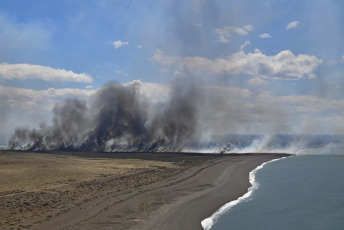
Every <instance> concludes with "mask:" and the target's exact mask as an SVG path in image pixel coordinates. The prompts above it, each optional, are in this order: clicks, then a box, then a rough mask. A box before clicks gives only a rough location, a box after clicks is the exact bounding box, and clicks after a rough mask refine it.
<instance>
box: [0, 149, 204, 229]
mask: <svg viewBox="0 0 344 230" xmlns="http://www.w3.org/2000/svg"><path fill="white" fill-rule="evenodd" d="M201 161H203V160H201ZM199 162H200V161H199ZM199 162H198V161H197V160H195V159H193V158H192V157H185V156H179V155H177V156H175V155H173V154H172V155H169V156H166V157H165V156H163V157H161V156H158V155H154V154H144V155H143V154H96V153H48V154H45V153H32V152H6V151H0V185H1V186H0V200H1V202H0V216H1V218H0V229H22V228H30V227H32V226H35V225H39V224H41V223H43V222H45V221H48V220H49V219H51V218H53V217H54V216H58V215H61V214H62V213H66V212H68V211H69V210H71V209H73V208H76V207H79V206H80V205H82V204H84V203H87V202H89V201H91V200H92V199H96V198H97V197H99V196H101V195H100V194H105V193H109V192H110V193H112V192H116V191H124V190H127V189H131V188H136V187H138V186H141V185H145V184H149V183H153V182H156V181H158V180H162V179H164V178H167V177H170V176H172V175H175V174H177V173H180V172H182V171H183V170H185V169H186V168H188V167H191V166H192V165H193V164H198V163H199Z"/></svg>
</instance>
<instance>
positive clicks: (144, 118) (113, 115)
mask: <svg viewBox="0 0 344 230" xmlns="http://www.w3.org/2000/svg"><path fill="white" fill-rule="evenodd" d="M139 87H140V86H139V85H137V84H131V85H127V86H123V85H120V84H118V83H114V82H111V83H108V84H107V85H105V86H104V87H103V88H101V89H99V90H98V91H97V93H96V94H95V95H94V96H93V97H91V98H90V100H89V101H88V102H87V101H81V100H78V99H68V100H66V101H65V102H64V103H62V104H56V105H55V107H54V109H53V114H54V116H53V119H52V125H51V126H47V125H45V124H42V125H41V126H40V128H39V129H33V130H29V129H27V128H18V129H16V130H15V132H14V133H13V135H12V137H11V138H10V140H9V144H8V146H9V148H11V149H18V148H24V149H31V150H37V149H41V150H52V149H54V150H56V149H59V150H83V151H156V150H174V151H175V150H180V148H181V147H182V145H183V143H185V142H186V141H189V140H191V139H192V137H193V136H195V133H196V130H197V127H198V123H199V107H200V106H201V102H202V94H201V92H200V88H199V87H197V84H195V83H194V82H193V81H192V80H190V81H185V80H184V81H181V80H180V79H175V80H174V81H173V82H172V83H171V91H170V92H171V93H170V97H169V100H168V102H167V103H165V104H163V105H159V106H158V107H156V108H154V113H150V115H148V113H147V104H149V102H146V101H145V100H142V98H140V95H139V94H138V90H139Z"/></svg>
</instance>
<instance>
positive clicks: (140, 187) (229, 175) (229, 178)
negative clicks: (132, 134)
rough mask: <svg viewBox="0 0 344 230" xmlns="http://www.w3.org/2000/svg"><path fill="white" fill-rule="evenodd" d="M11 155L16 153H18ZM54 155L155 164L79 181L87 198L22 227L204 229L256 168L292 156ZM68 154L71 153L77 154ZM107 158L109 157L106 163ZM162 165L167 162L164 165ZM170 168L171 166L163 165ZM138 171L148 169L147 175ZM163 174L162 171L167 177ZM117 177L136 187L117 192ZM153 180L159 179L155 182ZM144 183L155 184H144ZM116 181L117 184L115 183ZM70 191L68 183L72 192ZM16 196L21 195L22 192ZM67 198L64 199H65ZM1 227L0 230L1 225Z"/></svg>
mask: <svg viewBox="0 0 344 230" xmlns="http://www.w3.org/2000/svg"><path fill="white" fill-rule="evenodd" d="M10 154H12V155H13V154H14V153H10ZM20 154H21V153H20ZM51 154H52V155H50V153H48V154H44V153H43V155H42V157H43V159H46V158H48V159H50V157H54V159H55V157H57V158H58V159H61V157H62V159H65V158H66V157H67V158H66V159H68V160H69V161H70V160H77V159H80V157H81V158H82V157H84V158H82V159H83V161H85V160H86V161H87V162H96V161H99V160H102V161H103V160H106V159H109V160H110V159H111V160H116V161H119V160H120V161H121V162H129V161H132V160H134V159H136V160H135V161H136V162H138V163H140V164H141V162H142V163H143V162H152V163H150V164H151V165H152V166H148V165H147V167H151V168H149V169H147V170H146V171H142V170H141V171H137V172H138V174H135V175H137V176H134V174H132V173H130V172H131V171H130V170H129V171H128V172H129V174H128V175H126V174H121V175H118V176H117V177H113V178H114V179H112V177H111V178H109V180H108V179H106V178H107V177H106V178H103V179H101V178H99V179H100V181H99V179H97V180H94V182H91V181H90V182H91V184H90V183H89V182H81V184H80V185H83V186H84V185H85V186H87V187H85V189H88V190H85V192H86V191H93V195H88V196H85V195H86V193H85V195H84V198H82V197H80V198H82V199H81V200H83V201H82V202H79V201H78V202H77V200H75V201H73V202H74V203H76V204H77V205H74V204H73V202H72V203H70V204H67V206H65V205H62V206H61V207H60V208H59V207H58V206H56V207H55V208H50V209H52V212H47V214H44V215H43V216H42V217H40V218H38V219H37V217H34V219H36V220H34V219H32V218H30V219H28V220H27V221H25V222H22V224H23V226H25V225H24V224H26V226H29V224H30V225H31V226H30V228H29V229H37V230H40V229H42V230H43V229H51V230H54V229H62V230H63V229H74V230H75V229H80V230H81V229H83V230H84V229H85V230H87V229H90V230H91V229H109V228H111V229H112V228H114V229H133V230H134V229H135V230H148V229H161V230H163V229H165V230H170V229H171V230H172V229H173V230H174V229H188V230H203V228H202V225H201V222H202V221H203V220H204V219H206V218H207V217H209V216H211V215H212V214H213V213H215V212H216V211H217V210H218V209H219V208H220V207H222V206H223V205H224V204H226V203H228V202H230V201H232V200H236V199H238V197H241V196H242V195H243V194H245V193H246V192H247V189H248V188H249V187H250V186H251V185H250V182H249V173H250V172H251V171H252V170H253V169H255V168H256V167H257V166H259V165H261V164H262V163H264V162H268V161H271V160H273V159H279V158H282V157H286V156H291V155H290V154H280V153H276V154H273V153H268V154H263V153H259V154H229V155H226V154H223V155H212V154H211V155H209V156H205V155H203V154H200V155H198V156H196V155H193V154H190V155H189V154H187V155H184V154H173V153H170V154H164V153H161V154H150V153H147V154H143V153H140V154H116V153H115V154H114V153H109V154H107V153H106V154H103V155H99V154H93V153H87V154H88V155H87V156H84V155H83V154H82V156H81V154H80V153H51ZM25 155H26V154H25ZM34 155H35V156H36V155H37V154H36V153H35V154H34ZM69 155H73V158H71V156H69ZM76 155H77V156H76ZM94 156H97V159H93V158H94ZM14 157H15V156H14ZM30 157H31V156H30ZM75 157H77V158H75ZM99 157H100V158H101V159H100V158H99ZM109 160H106V162H108V161H109ZM152 160H154V161H152ZM106 162H104V163H106ZM153 162H157V163H153ZM159 162H161V163H159ZM164 162H166V163H164ZM92 164H94V163H92ZM106 164H108V163H106ZM153 165H157V166H153ZM158 165H163V166H164V168H161V167H160V166H158ZM166 166H168V167H167V168H165V167H166ZM171 167H172V168H171ZM140 172H144V174H142V173H140ZM161 173H164V175H162V174H161ZM166 173H167V174H166ZM130 174H131V175H130ZM133 176H134V177H133ZM115 178H118V179H119V180H121V181H124V182H125V183H127V184H128V183H129V184H128V186H129V185H130V184H132V185H131V186H129V187H128V188H127V189H124V190H118V188H117V187H116V186H117V185H115V184H119V185H120V183H121V182H119V181H116V180H118V179H115ZM153 178H156V179H154V180H153ZM159 178H160V179H159ZM110 179H111V180H110ZM146 181H147V182H148V181H151V182H148V183H146ZM104 182H106V184H104ZM114 182H115V184H113V183H114ZM133 183H134V184H133ZM92 184H94V185H92ZM76 186H77V187H76V188H78V189H79V187H80V186H79V184H76ZM99 186H100V187H99ZM114 186H115V187H114ZM122 187H123V186H122ZM104 188H106V190H104ZM70 189H71V187H70V186H69V187H68V190H70ZM78 189H77V190H70V192H69V193H68V194H71V192H72V194H74V192H73V191H75V192H77V191H79V190H80V189H79V190H78ZM82 189H84V187H82ZM89 189H91V190H89ZM80 191H81V192H82V191H84V190H80ZM47 192H49V194H57V192H59V191H56V189H55V190H52V191H48V190H44V193H47ZM66 192H68V191H66ZM40 194H43V193H38V194H37V196H38V197H41V195H40ZM63 194H66V193H65V192H64V193H63ZM75 194H76V195H77V194H78V193H75ZM29 195H30V197H32V196H34V194H31V193H30V194H29ZM18 196H19V197H20V195H18ZM37 196H36V197H37ZM63 196H64V195H63ZM63 196H62V197H61V198H62V199H64V198H63ZM87 197H88V198H87ZM17 198H18V197H17ZM75 198H77V197H75ZM86 198H87V199H86ZM40 199H43V198H42V197H41V198H40ZM66 199H67V197H66ZM79 200H80V199H79ZM19 201H20V200H19ZM42 201H44V200H42ZM66 201H67V200H66ZM21 202H23V200H22V201H21ZM19 203H20V202H19ZM55 204H58V203H55ZM44 207H49V206H44ZM61 208H62V209H61ZM54 213H55V214H54ZM18 214H19V213H18ZM44 216H45V217H47V218H45V217H44ZM33 221H35V222H33ZM37 221H38V222H37ZM33 223H36V224H33ZM0 229H2V228H1V227H0ZM19 229H20V228H19Z"/></svg>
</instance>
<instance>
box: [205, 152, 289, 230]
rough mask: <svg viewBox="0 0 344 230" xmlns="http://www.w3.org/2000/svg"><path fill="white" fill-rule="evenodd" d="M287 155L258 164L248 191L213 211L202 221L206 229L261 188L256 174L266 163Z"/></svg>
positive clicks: (251, 176) (252, 172)
mask: <svg viewBox="0 0 344 230" xmlns="http://www.w3.org/2000/svg"><path fill="white" fill-rule="evenodd" d="M285 158H287V157H281V158H277V159H273V160H270V161H267V162H264V163H262V164H261V165H259V166H257V167H256V168H255V169H253V170H252V171H251V172H250V174H249V181H250V184H251V187H249V188H248V189H247V192H246V193H245V194H244V195H243V196H241V197H238V199H236V200H232V201H230V202H228V203H226V204H224V205H223V206H221V207H220V208H219V209H218V210H217V211H216V212H215V213H213V214H212V215H211V216H209V217H207V218H206V219H204V220H203V221H202V222H201V225H202V227H203V229H204V230H209V229H211V228H212V226H213V225H214V224H215V223H216V222H217V220H218V219H219V218H220V217H221V216H222V215H223V214H225V213H226V212H227V211H229V210H230V209H232V208H233V207H235V206H236V205H238V204H240V203H241V202H243V201H245V200H247V199H249V198H250V197H251V196H252V194H253V192H254V191H256V190H257V189H258V188H259V184H258V182H256V174H257V172H258V171H259V170H261V169H262V168H264V166H265V165H267V164H270V163H272V162H275V161H279V160H282V159H285Z"/></svg>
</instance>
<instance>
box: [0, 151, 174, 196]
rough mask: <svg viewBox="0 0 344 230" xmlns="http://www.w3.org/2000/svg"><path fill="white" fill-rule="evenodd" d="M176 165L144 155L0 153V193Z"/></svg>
mask: <svg viewBox="0 0 344 230" xmlns="http://www.w3.org/2000/svg"><path fill="white" fill-rule="evenodd" d="M157 167H166V168H173V167H176V166H175V165H174V164H173V163H171V162H160V161H151V160H141V159H111V158H110V159H109V158H82V157H76V156H66V155H52V154H41V153H26V152H25V153H11V154H1V155H0V184H1V187H0V196H1V194H11V193H15V192H18V191H21V192H28V191H38V190H42V189H47V188H54V187H59V186H65V185H70V184H76V183H79V182H84V181H90V180H94V179H97V178H101V177H106V176H114V175H121V174H126V175H127V174H128V173H133V172H134V171H137V170H139V169H149V168H157Z"/></svg>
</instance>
